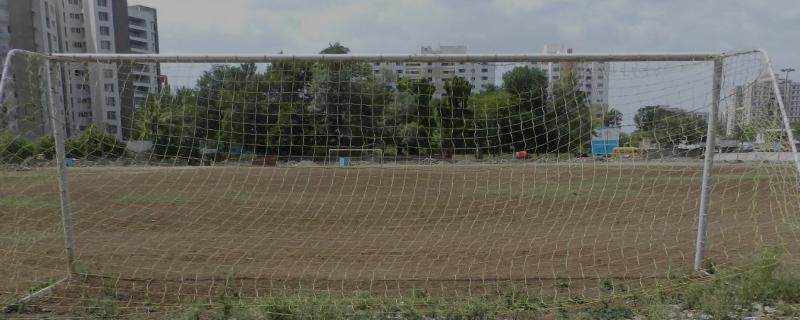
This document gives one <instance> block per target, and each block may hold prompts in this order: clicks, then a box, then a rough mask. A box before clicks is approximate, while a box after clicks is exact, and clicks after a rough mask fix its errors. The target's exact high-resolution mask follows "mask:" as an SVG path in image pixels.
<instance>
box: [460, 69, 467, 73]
mask: <svg viewBox="0 0 800 320" xmlns="http://www.w3.org/2000/svg"><path fill="white" fill-rule="evenodd" d="M466 71H467V69H458V73H464V72H466Z"/></svg>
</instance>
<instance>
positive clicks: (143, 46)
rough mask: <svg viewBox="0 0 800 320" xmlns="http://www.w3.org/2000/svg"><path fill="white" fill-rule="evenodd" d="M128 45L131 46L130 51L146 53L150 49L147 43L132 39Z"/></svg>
mask: <svg viewBox="0 0 800 320" xmlns="http://www.w3.org/2000/svg"><path fill="white" fill-rule="evenodd" d="M130 45H131V50H135V51H144V52H147V51H149V50H150V47H149V46H148V45H147V42H143V41H136V40H133V39H132V40H131V41H130Z"/></svg>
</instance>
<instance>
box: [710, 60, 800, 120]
mask: <svg viewBox="0 0 800 320" xmlns="http://www.w3.org/2000/svg"><path fill="white" fill-rule="evenodd" d="M776 78H777V79H778V89H779V91H780V95H781V97H782V98H783V103H784V107H785V108H786V115H787V117H788V118H789V121H790V122H795V121H800V82H798V81H792V80H790V79H785V78H780V77H776ZM733 97H734V99H733V103H732V104H729V105H727V106H726V107H723V108H722V109H721V110H722V112H721V115H720V116H721V118H722V120H723V123H724V124H725V132H726V134H727V135H732V134H734V130H735V128H736V126H737V124H738V125H747V124H750V123H752V122H753V121H757V120H758V119H767V120H768V121H770V122H775V123H780V120H779V117H780V116H781V115H780V110H778V104H777V102H776V100H775V98H776V97H775V89H774V86H773V82H772V77H770V76H769V75H764V76H762V77H760V78H758V79H757V80H756V81H754V82H752V83H750V84H748V85H747V86H737V87H736V88H734V92H733Z"/></svg>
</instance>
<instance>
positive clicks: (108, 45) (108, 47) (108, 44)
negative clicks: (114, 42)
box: [100, 40, 111, 50]
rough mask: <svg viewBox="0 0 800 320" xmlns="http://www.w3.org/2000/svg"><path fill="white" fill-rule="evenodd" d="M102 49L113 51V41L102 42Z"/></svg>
mask: <svg viewBox="0 0 800 320" xmlns="http://www.w3.org/2000/svg"><path fill="white" fill-rule="evenodd" d="M100 49H103V50H111V41H108V40H103V41H100Z"/></svg>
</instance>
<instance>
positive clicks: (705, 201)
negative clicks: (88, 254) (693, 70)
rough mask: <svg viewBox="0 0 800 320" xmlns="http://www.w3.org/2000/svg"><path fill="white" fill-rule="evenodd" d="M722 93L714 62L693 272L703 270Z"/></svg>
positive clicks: (719, 72)
mask: <svg viewBox="0 0 800 320" xmlns="http://www.w3.org/2000/svg"><path fill="white" fill-rule="evenodd" d="M721 93H722V60H721V59H717V60H715V61H714V79H713V89H712V93H711V95H712V96H711V112H710V113H709V115H708V131H707V133H706V153H705V159H704V162H703V182H702V186H701V187H700V212H699V213H698V215H697V240H696V241H695V249H694V250H695V251H694V270H695V271H700V270H702V269H703V262H704V260H705V248H706V226H707V223H708V208H709V207H710V203H711V171H713V170H714V153H715V150H714V149H715V148H716V139H717V117H718V116H719V100H720V94H721Z"/></svg>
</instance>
